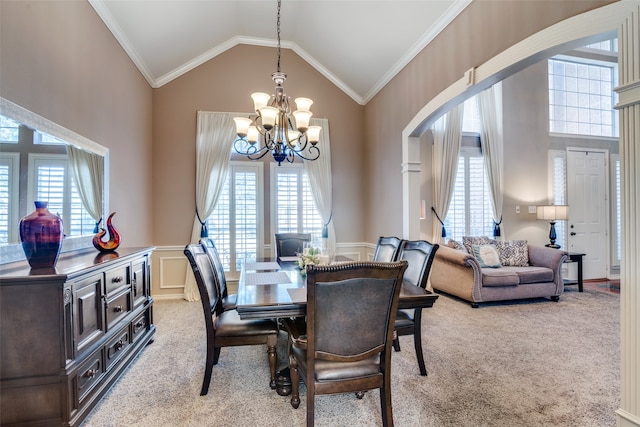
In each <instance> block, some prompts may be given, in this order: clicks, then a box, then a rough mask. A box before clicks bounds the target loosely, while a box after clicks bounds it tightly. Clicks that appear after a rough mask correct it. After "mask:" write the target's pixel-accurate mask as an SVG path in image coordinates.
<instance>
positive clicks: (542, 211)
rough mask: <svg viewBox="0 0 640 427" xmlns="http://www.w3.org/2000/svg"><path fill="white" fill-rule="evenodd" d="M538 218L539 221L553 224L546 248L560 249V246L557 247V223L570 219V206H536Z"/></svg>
mask: <svg viewBox="0 0 640 427" xmlns="http://www.w3.org/2000/svg"><path fill="white" fill-rule="evenodd" d="M536 217H537V218H538V219H543V220H545V221H549V224H551V229H550V230H549V243H547V244H546V245H545V246H547V247H549V248H555V249H560V245H556V237H557V236H556V221H559V220H566V219H568V218H569V206H567V205H544V206H536Z"/></svg>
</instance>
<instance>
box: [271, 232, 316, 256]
mask: <svg viewBox="0 0 640 427" xmlns="http://www.w3.org/2000/svg"><path fill="white" fill-rule="evenodd" d="M274 236H275V241H276V257H277V258H280V257H284V256H296V254H297V253H301V252H302V249H303V247H304V243H305V242H310V241H311V233H275V235H274Z"/></svg>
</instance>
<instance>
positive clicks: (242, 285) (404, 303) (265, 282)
mask: <svg viewBox="0 0 640 427" xmlns="http://www.w3.org/2000/svg"><path fill="white" fill-rule="evenodd" d="M336 261H343V262H346V261H350V260H349V259H348V258H341V257H339V256H338V257H336ZM436 299H438V295H437V294H435V293H433V292H431V291H429V290H426V289H423V288H421V287H419V286H415V285H412V284H409V283H406V282H404V283H403V284H402V289H401V290H400V300H399V302H398V308H401V309H413V308H428V307H432V306H433V304H434V302H435V301H436ZM306 304H307V290H306V278H305V276H303V275H302V274H300V268H299V267H298V265H297V264H296V263H295V261H293V258H291V259H290V258H284V259H279V260H277V261H274V260H260V261H258V262H255V263H246V264H245V267H243V269H242V272H241V273H240V281H239V282H238V298H237V302H236V309H237V311H238V314H239V316H240V318H241V319H273V318H288V317H299V316H304V315H305V313H306Z"/></svg>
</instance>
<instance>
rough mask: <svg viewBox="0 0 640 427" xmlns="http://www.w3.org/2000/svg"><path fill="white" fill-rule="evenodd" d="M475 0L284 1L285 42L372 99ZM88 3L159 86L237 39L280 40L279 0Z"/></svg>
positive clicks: (354, 93)
mask: <svg viewBox="0 0 640 427" xmlns="http://www.w3.org/2000/svg"><path fill="white" fill-rule="evenodd" d="M471 1H472V0H283V1H282V6H281V36H280V37H281V46H282V48H289V49H292V50H293V51H295V52H296V53H297V54H298V55H299V56H300V57H302V58H303V59H305V60H306V61H307V62H308V63H309V64H311V65H312V66H313V67H315V68H316V69H317V70H318V71H319V72H321V73H322V74H323V75H325V76H326V77H327V78H328V79H329V80H331V81H332V82H333V83H334V84H336V85H337V86H338V87H340V88H341V89H342V90H343V91H344V92H345V93H346V94H348V95H349V96H351V98H353V99H354V100H355V101H356V102H358V103H360V104H366V102H367V101H369V100H370V99H371V98H372V97H373V96H374V95H375V94H376V93H377V92H378V91H379V90H380V89H382V87H384V85H385V84H386V83H387V82H389V80H391V79H392V78H393V76H395V75H396V74H397V73H398V72H399V71H400V70H402V68H403V67H404V66H405V65H406V64H407V63H408V62H409V61H410V60H411V59H412V58H413V57H414V56H415V55H416V54H417V53H418V52H420V50H421V49H422V48H424V47H425V46H426V45H427V44H428V43H429V42H430V41H431V40H433V38H434V37H435V36H436V35H437V34H438V33H439V32H440V31H441V30H442V29H443V28H444V27H446V25H447V24H449V23H450V22H451V20H452V19H453V18H455V17H456V16H457V15H458V14H459V13H460V12H461V11H462V10H463V9H464V8H465V7H466V6H467V5H468V4H469V3H470V2H471ZM89 2H90V3H91V5H92V6H93V8H94V9H95V10H96V12H97V13H98V15H99V16H100V17H101V18H102V20H103V21H104V22H105V24H106V25H107V27H108V28H109V29H110V30H111V32H112V33H113V34H114V36H115V37H116V39H117V40H118V41H119V42H120V44H121V45H122V47H123V48H124V50H125V51H126V52H127V53H128V55H129V56H130V57H131V59H132V60H133V62H134V63H135V64H136V66H137V67H138V69H139V70H140V72H141V73H142V74H143V75H144V76H145V78H146V79H147V81H148V82H149V84H150V85H151V86H152V87H160V86H162V85H164V84H166V83H168V82H170V81H171V80H173V79H175V78H177V77H179V76H180V75H182V74H184V73H186V72H187V71H189V70H191V69H193V68H195V67H197V66H198V65H200V64H202V63H204V62H206V61H208V60H210V59H211V58H213V57H215V56H216V55H219V54H221V53H222V52H224V51H226V50H227V49H230V48H232V47H233V46H235V45H237V44H253V45H260V46H276V45H277V43H276V40H277V32H276V16H277V1H276V0H126V1H123V0H89ZM275 65H276V58H275V56H274V71H275ZM282 68H283V71H286V66H285V64H283V67H282Z"/></svg>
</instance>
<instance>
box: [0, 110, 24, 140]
mask: <svg viewBox="0 0 640 427" xmlns="http://www.w3.org/2000/svg"><path fill="white" fill-rule="evenodd" d="M19 129H20V124H18V122H16V121H14V120H11V119H10V118H8V117H5V116H2V115H0V142H4V143H8V144H17V143H18V142H19V140H20V138H19V137H20V130H19Z"/></svg>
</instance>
